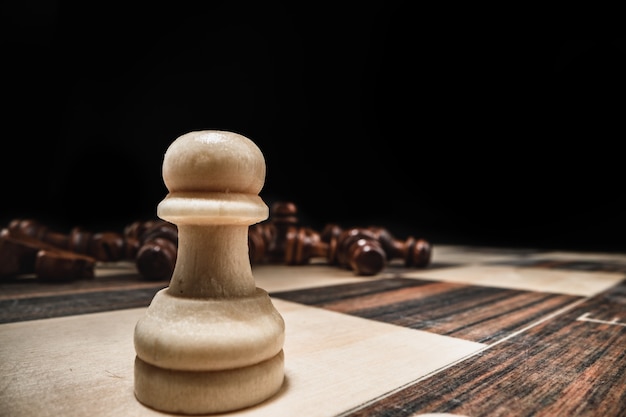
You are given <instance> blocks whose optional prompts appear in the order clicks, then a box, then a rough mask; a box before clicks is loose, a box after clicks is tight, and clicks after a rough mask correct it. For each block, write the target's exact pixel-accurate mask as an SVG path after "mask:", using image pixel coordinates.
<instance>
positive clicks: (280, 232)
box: [266, 201, 298, 263]
mask: <svg viewBox="0 0 626 417" xmlns="http://www.w3.org/2000/svg"><path fill="white" fill-rule="evenodd" d="M297 213H298V208H297V207H296V205H295V204H294V203H292V202H290V201H277V202H275V203H274V204H272V207H271V210H270V215H271V217H270V221H269V222H268V225H267V226H266V227H270V228H272V229H273V230H272V239H271V240H270V241H269V243H270V245H269V247H268V249H267V254H266V257H267V260H268V261H269V262H272V263H274V262H283V260H284V257H285V241H286V239H287V230H288V229H289V228H290V227H292V226H296V225H297V224H298V217H297Z"/></svg>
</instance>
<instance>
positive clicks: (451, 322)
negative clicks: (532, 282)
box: [272, 277, 580, 343]
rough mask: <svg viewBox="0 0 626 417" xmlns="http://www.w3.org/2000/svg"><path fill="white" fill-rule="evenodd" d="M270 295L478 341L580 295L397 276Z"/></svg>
mask: <svg viewBox="0 0 626 417" xmlns="http://www.w3.org/2000/svg"><path fill="white" fill-rule="evenodd" d="M272 295H273V296H275V297H277V298H282V299H285V300H289V301H294V302H298V303H302V304H307V305H313V306H317V307H323V308H327V309H329V310H333V311H337V312H341V313H346V314H351V315H355V316H358V317H363V318H367V319H371V320H377V321H382V322H385V323H391V324H395V325H398V326H403V327H408V328H411V329H419V330H426V331H429V332H433V333H438V334H443V335H447V336H454V337H458V338H462V339H466V340H471V341H475V342H481V343H491V342H494V341H496V340H498V339H501V338H503V337H505V336H507V335H509V334H511V333H512V332H514V331H516V330H518V329H520V328H522V327H524V326H526V325H528V324H529V323H532V322H534V321H536V320H538V319H540V318H541V317H544V316H546V315H548V314H550V313H551V312H553V311H556V310H559V309H560V308H562V307H563V306H566V305H568V304H569V303H571V302H572V301H574V300H576V299H579V298H580V297H577V296H572V295H562V294H552V293H541V292H532V291H523V290H512V289H502V288H491V287H482V286H472V285H465V284H457V283H448V282H439V281H429V280H420V279H410V278H401V277H396V278H385V279H377V280H372V281H367V282H362V283H353V284H343V285H336V286H331V287H322V288H311V289H303V290H297V291H285V292H279V293H274V294H272Z"/></svg>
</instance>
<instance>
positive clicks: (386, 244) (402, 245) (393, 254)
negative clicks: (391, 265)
mask: <svg viewBox="0 0 626 417" xmlns="http://www.w3.org/2000/svg"><path fill="white" fill-rule="evenodd" d="M369 230H370V231H372V232H373V233H374V234H375V235H376V238H377V239H378V241H379V242H380V243H381V245H382V247H383V249H384V250H385V253H386V254H387V258H388V259H389V260H391V259H402V261H403V262H404V266H406V267H412V268H424V267H426V266H428V264H429V263H430V260H431V257H432V245H431V244H430V242H428V241H427V240H426V239H416V238H415V237H413V236H409V237H407V238H406V239H405V240H404V241H401V240H398V239H396V238H395V237H394V236H393V235H392V234H391V233H390V232H389V231H388V230H387V229H385V228H382V227H370V228H369Z"/></svg>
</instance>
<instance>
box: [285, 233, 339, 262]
mask: <svg viewBox="0 0 626 417" xmlns="http://www.w3.org/2000/svg"><path fill="white" fill-rule="evenodd" d="M285 237H286V239H285V245H284V247H285V250H284V259H283V260H284V262H285V264H287V265H304V264H306V263H308V262H309V261H310V259H311V258H314V257H322V258H327V257H328V254H329V245H328V243H326V242H324V241H322V240H321V237H320V235H319V234H318V233H317V232H315V230H313V229H311V228H309V227H296V226H292V227H289V228H288V229H287V233H286V236H285Z"/></svg>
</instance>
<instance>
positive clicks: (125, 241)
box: [0, 202, 432, 281]
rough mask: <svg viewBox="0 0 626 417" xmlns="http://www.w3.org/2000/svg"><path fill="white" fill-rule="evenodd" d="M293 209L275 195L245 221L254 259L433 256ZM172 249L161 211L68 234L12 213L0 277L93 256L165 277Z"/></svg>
mask: <svg viewBox="0 0 626 417" xmlns="http://www.w3.org/2000/svg"><path fill="white" fill-rule="evenodd" d="M297 214H298V213H297V207H296V206H295V204H293V203H291V202H276V203H274V204H273V205H272V207H271V210H270V216H269V218H268V219H267V220H266V221H264V222H261V223H257V224H255V225H252V226H250V229H249V233H248V246H249V256H250V261H251V263H252V264H260V263H283V264H285V265H305V264H307V263H309V261H310V260H311V259H313V258H322V259H324V260H325V261H326V262H327V263H328V264H329V265H335V266H337V267H341V268H346V269H350V270H352V271H354V273H355V274H357V275H366V276H367V275H376V274H378V273H379V272H381V271H382V270H383V269H384V268H385V266H386V265H387V263H388V262H389V261H391V260H392V259H402V261H403V263H404V265H405V266H406V267H411V268H425V267H427V266H428V265H429V264H430V260H431V256H432V245H431V244H430V242H428V241H427V240H425V239H422V238H419V239H418V238H415V237H413V236H409V237H408V238H407V239H406V240H404V241H400V240H398V239H395V238H394V237H393V236H392V235H391V233H389V231H388V230H386V229H385V228H382V227H351V228H347V229H342V228H341V227H340V226H339V225H337V224H332V223H329V224H327V225H326V227H325V228H324V229H323V230H322V231H321V232H318V231H316V230H313V229H312V228H310V227H306V226H301V225H299V220H298V216H297ZM177 250H178V231H177V228H176V226H175V225H174V224H172V223H169V222H167V221H165V220H161V219H156V220H147V221H136V222H133V223H131V224H129V225H128V226H126V227H125V228H124V231H123V232H114V231H105V232H99V233H92V232H90V231H86V230H82V229H80V228H74V229H72V230H71V231H70V233H69V234H62V233H58V232H56V231H53V230H50V229H49V228H48V227H47V226H45V225H42V224H41V223H39V222H37V221H36V220H33V219H16V220H13V221H12V222H10V223H9V225H8V226H7V227H6V228H4V229H2V230H1V231H0V278H2V277H10V276H16V275H20V274H32V273H34V274H35V275H36V276H37V277H38V278H39V279H45V280H55V281H56V280H76V279H88V278H93V276H94V267H95V264H96V263H97V262H115V261H120V260H130V261H134V262H135V265H136V267H137V270H138V272H139V273H140V274H141V275H142V276H143V277H144V278H145V279H148V280H167V279H169V278H170V277H171V275H172V272H173V270H174V265H175V264H176V256H177Z"/></svg>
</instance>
